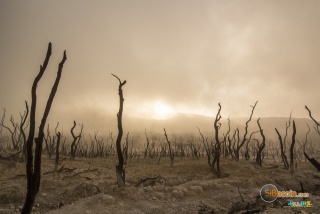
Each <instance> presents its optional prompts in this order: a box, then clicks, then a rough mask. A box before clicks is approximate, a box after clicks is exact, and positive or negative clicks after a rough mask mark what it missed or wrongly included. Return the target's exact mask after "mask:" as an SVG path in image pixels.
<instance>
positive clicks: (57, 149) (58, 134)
mask: <svg viewBox="0 0 320 214" xmlns="http://www.w3.org/2000/svg"><path fill="white" fill-rule="evenodd" d="M56 135H57V146H56V159H55V164H56V165H58V164H59V147H60V140H61V133H60V132H58V133H56Z"/></svg>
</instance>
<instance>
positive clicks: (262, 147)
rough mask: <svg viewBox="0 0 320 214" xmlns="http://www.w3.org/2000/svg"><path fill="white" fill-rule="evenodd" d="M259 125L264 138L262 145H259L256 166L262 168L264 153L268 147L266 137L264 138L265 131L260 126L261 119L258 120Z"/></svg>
mask: <svg viewBox="0 0 320 214" xmlns="http://www.w3.org/2000/svg"><path fill="white" fill-rule="evenodd" d="M257 123H258V127H259V130H260V135H261V137H262V143H261V144H260V145H258V151H257V156H256V164H257V165H259V166H260V167H261V165H262V151H263V149H264V147H265V146H266V137H265V136H264V134H263V129H262V128H261V125H260V118H259V119H258V120H257Z"/></svg>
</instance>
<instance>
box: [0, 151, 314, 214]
mask: <svg viewBox="0 0 320 214" xmlns="http://www.w3.org/2000/svg"><path fill="white" fill-rule="evenodd" d="M42 159H43V165H42V181H41V187H40V192H39V193H38V195H37V198H36V202H35V204H34V208H33V213H50V214H63V213H67V214H73V213H202V214H205V213H320V212H319V210H320V207H319V205H320V200H319V195H320V173H319V172H316V169H315V168H313V166H312V165H310V164H309V163H306V162H299V163H298V169H297V170H296V172H295V173H294V174H290V173H289V172H288V171H287V170H284V169H282V168H283V167H282V165H281V163H279V162H277V163H274V162H273V161H266V162H267V163H265V164H263V167H262V168H260V167H256V166H255V165H254V164H253V163H252V162H251V161H245V160H240V161H239V162H234V161H231V160H227V159H222V161H221V169H222V171H223V173H224V174H225V177H223V178H216V177H215V176H213V175H212V173H210V169H209V166H208V164H207V160H206V158H200V160H197V159H195V158H188V157H184V158H176V159H175V161H174V166H173V167H172V168H170V161H169V159H168V158H163V159H162V160H161V162H160V164H159V165H157V164H156V163H157V159H139V160H136V159H134V160H131V161H129V162H128V164H127V166H126V186H125V188H123V189H120V188H118V186H117V185H116V183H115V166H116V163H117V160H116V158H115V157H108V158H92V159H90V158H83V159H80V158H76V160H75V161H69V160H67V159H66V160H64V161H63V162H62V164H61V165H60V166H59V167H58V169H61V170H60V171H59V172H58V173H53V172H52V171H54V160H48V158H47V157H46V156H43V158H42ZM62 166H63V168H62ZM273 166H275V167H273ZM277 166H278V167H277ZM0 173H1V175H0V189H1V191H0V213H3V214H6V213H18V212H20V210H21V208H22V205H23V202H24V197H25V194H26V176H25V164H24V163H17V162H14V161H6V160H1V161H0ZM157 176H160V178H159V179H158V180H157V181H156V182H155V183H152V184H151V185H148V184H147V183H145V187H141V185H140V186H136V184H137V183H138V182H139V181H140V180H141V179H144V178H154V177H157ZM299 181H301V182H302V184H303V188H304V190H305V192H308V193H310V198H309V199H307V200H311V202H312V204H313V207H312V208H287V207H284V205H285V204H286V201H287V200H289V199H287V198H281V199H277V200H276V201H275V202H273V203H266V202H264V201H262V199H261V198H260V189H261V187H262V186H263V185H265V184H268V183H270V184H274V185H275V186H276V187H277V188H278V190H290V189H291V190H295V191H297V192H301V186H300V183H299Z"/></svg>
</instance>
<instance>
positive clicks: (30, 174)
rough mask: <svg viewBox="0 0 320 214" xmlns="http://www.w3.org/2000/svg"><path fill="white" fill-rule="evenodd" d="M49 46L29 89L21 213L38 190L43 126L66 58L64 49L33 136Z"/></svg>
mask: <svg viewBox="0 0 320 214" xmlns="http://www.w3.org/2000/svg"><path fill="white" fill-rule="evenodd" d="M51 47H52V46H51V43H49V45H48V50H47V54H46V58H45V60H44V62H43V65H42V66H40V71H39V73H38V75H37V76H36V78H35V79H34V82H33V85H32V89H31V109H30V129H29V135H28V139H27V164H26V171H27V195H26V199H25V203H24V206H23V208H22V211H21V213H23V214H27V213H31V210H32V206H33V203H34V200H35V198H36V195H37V193H38V191H39V187H40V180H41V152H42V143H43V138H44V127H45V124H46V120H47V117H48V115H49V112H50V109H51V105H52V102H53V99H54V96H55V94H56V92H57V89H58V85H59V82H60V78H61V73H62V68H63V65H64V63H65V61H66V59H67V56H66V51H64V54H63V59H62V61H61V62H60V63H59V67H58V72H57V77H56V80H55V82H54V85H53V87H52V90H51V93H50V95H49V98H48V101H47V104H46V107H45V111H44V114H43V117H42V120H41V123H40V127H39V133H38V137H37V138H34V135H35V126H36V103H37V93H36V92H37V86H38V83H39V81H40V79H41V77H42V76H43V74H44V72H45V70H46V68H47V65H48V63H49V59H50V56H51ZM34 140H35V146H36V147H35V151H34V154H35V157H34V158H33V141H34Z"/></svg>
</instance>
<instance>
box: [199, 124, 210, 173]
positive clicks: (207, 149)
mask: <svg viewBox="0 0 320 214" xmlns="http://www.w3.org/2000/svg"><path fill="white" fill-rule="evenodd" d="M197 128H198V127H197ZM198 130H199V133H200V135H201V139H202V144H203V147H204V149H205V150H206V154H207V160H208V165H209V166H210V167H211V152H210V149H209V146H208V145H207V144H206V142H205V140H204V136H203V134H202V133H201V131H200V129H199V128H198Z"/></svg>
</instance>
